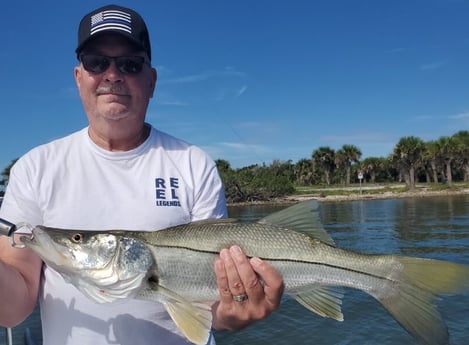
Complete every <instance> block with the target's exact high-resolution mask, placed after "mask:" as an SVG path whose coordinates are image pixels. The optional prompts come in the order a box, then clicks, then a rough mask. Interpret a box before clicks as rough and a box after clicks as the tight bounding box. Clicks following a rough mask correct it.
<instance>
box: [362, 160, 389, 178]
mask: <svg viewBox="0 0 469 345" xmlns="http://www.w3.org/2000/svg"><path fill="white" fill-rule="evenodd" d="M384 160H385V159H384V158H382V157H367V158H365V159H364V160H363V161H362V162H361V170H362V172H363V174H364V175H365V176H367V175H368V176H370V182H371V183H375V182H376V175H377V174H378V172H379V171H380V170H381V169H383V168H384Z"/></svg>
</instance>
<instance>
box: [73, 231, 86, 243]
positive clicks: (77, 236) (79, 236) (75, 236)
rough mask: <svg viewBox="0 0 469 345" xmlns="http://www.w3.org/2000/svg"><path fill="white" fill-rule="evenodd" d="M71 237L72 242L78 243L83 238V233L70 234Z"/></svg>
mask: <svg viewBox="0 0 469 345" xmlns="http://www.w3.org/2000/svg"><path fill="white" fill-rule="evenodd" d="M71 239H72V242H75V243H80V242H81V240H82V239H83V235H82V234H80V233H79V232H77V233H76V234H73V235H72V237H71Z"/></svg>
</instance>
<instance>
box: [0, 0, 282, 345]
mask: <svg viewBox="0 0 469 345" xmlns="http://www.w3.org/2000/svg"><path fill="white" fill-rule="evenodd" d="M76 53H77V57H78V59H79V65H78V66H77V67H75V80H76V84H77V87H78V90H79V94H80V97H81V99H82V102H83V106H84V109H85V112H86V114H87V117H88V122H89V126H88V127H87V128H84V129H82V130H80V131H78V132H76V133H73V134H71V135H69V136H67V137H65V138H62V139H59V140H56V141H53V142H51V143H49V144H46V145H42V146H39V147H37V148H35V149H33V150H31V151H30V152H28V153H27V154H26V155H25V156H23V157H22V158H21V159H20V160H18V162H17V163H16V164H15V166H14V167H13V169H12V170H11V174H10V181H9V185H8V188H7V192H6V195H5V199H4V201H3V205H2V208H1V209H0V217H1V218H3V219H6V220H9V221H10V222H13V223H18V222H28V223H30V224H34V225H35V224H43V225H45V226H51V227H59V228H71V229H90V230H91V229H101V230H108V229H124V230H145V229H152V230H155V229H163V228H166V227H168V226H173V225H177V224H181V223H187V222H190V221H195V220H200V219H205V218H214V217H224V216H226V205H225V198H224V193H223V186H222V183H221V180H220V178H219V175H218V172H217V170H216V166H215V164H214V162H213V161H212V160H211V159H210V158H209V157H208V156H207V154H206V153H205V152H203V151H201V150H200V149H199V148H197V147H194V146H192V145H189V144H187V143H186V142H184V141H181V140H179V139H176V138H174V137H172V136H169V135H168V134H165V133H162V132H160V131H158V130H156V129H155V128H153V127H151V126H150V125H149V124H146V123H145V114H146V110H147V106H148V103H149V100H150V98H152V97H153V92H154V89H155V85H156V80H157V73H156V70H155V69H154V68H152V67H151V48H150V41H149V37H148V31H147V27H146V25H145V23H144V21H143V19H142V18H141V17H140V15H139V14H138V13H136V12H134V11H133V10H131V9H128V8H124V7H119V6H113V5H110V6H105V7H102V8H99V9H97V10H95V11H93V12H91V13H89V14H88V15H86V16H85V17H84V18H83V19H82V21H81V22H80V26H79V33H78V47H77V49H76ZM0 237H2V236H0ZM214 270H215V274H216V277H217V283H218V287H219V291H220V300H219V301H218V302H215V303H214V304H213V305H212V312H213V328H215V329H227V330H236V329H240V328H242V327H244V326H246V325H248V324H250V323H251V322H253V321H254V320H258V319H261V318H263V317H265V316H266V315H268V314H269V313H271V312H272V311H273V310H275V309H276V308H277V307H278V305H279V301H280V297H281V294H282V287H283V282H282V278H281V276H280V275H279V274H278V272H276V271H275V270H274V269H273V268H272V267H271V266H270V265H268V264H267V263H264V262H262V261H261V260H260V259H257V258H254V259H251V260H248V259H247V258H246V256H245V255H244V253H243V252H242V251H241V249H240V248H239V247H237V246H233V247H231V248H227V249H224V250H222V251H221V253H220V257H219V259H217V261H216V262H215V264H214ZM259 276H260V277H261V278H262V280H263V283H262V284H261V283H260V281H259V279H258V277H259ZM38 296H39V301H40V305H41V318H42V324H43V340H44V344H45V345H64V344H80V345H84V344H93V345H99V344H132V345H134V344H165V345H167V344H183V343H186V340H185V338H184V337H183V336H182V335H181V333H180V332H179V330H178V329H177V327H176V326H175V325H174V324H173V322H172V321H171V320H170V319H169V317H168V315H167V313H166V312H165V311H164V309H163V307H162V306H161V305H160V304H157V303H151V302H147V301H140V300H125V301H123V302H121V303H111V304H95V303H94V302H92V301H91V300H89V299H88V298H86V297H85V296H84V295H82V294H81V293H80V292H79V291H78V290H76V289H75V288H74V287H73V286H72V285H70V284H68V283H66V282H65V281H64V280H63V278H62V277H61V276H60V275H59V274H58V273H57V272H55V271H54V270H53V269H51V268H50V267H44V268H42V261H41V260H40V258H39V257H37V256H36V255H35V254H34V253H33V252H31V251H30V250H28V249H17V248H12V247H11V246H10V245H9V244H8V241H7V238H6V237H2V238H0V305H1V308H0V324H1V325H3V326H14V325H16V324H18V323H20V322H21V321H22V320H24V319H25V318H26V317H27V316H28V315H29V314H30V313H31V311H32V310H33V307H34V306H35V304H36V300H37V298H38ZM246 298H247V299H246ZM212 338H213V337H212ZM210 341H211V342H212V343H213V342H214V340H213V339H211V340H210Z"/></svg>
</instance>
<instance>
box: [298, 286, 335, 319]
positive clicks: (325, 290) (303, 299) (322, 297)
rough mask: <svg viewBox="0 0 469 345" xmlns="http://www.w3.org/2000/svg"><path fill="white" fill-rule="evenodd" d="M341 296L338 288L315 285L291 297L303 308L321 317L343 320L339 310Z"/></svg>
mask: <svg viewBox="0 0 469 345" xmlns="http://www.w3.org/2000/svg"><path fill="white" fill-rule="evenodd" d="M343 296H344V294H343V291H342V289H340V288H337V287H334V288H332V287H328V286H317V287H314V288H313V289H312V290H308V291H307V292H303V293H300V294H297V295H294V296H293V298H295V299H296V301H297V302H298V303H300V304H301V305H302V306H304V307H305V308H307V309H309V310H311V311H312V312H314V313H316V314H318V315H320V316H322V317H329V318H331V319H334V320H337V321H344V315H343V314H342V310H341V305H342V297H343Z"/></svg>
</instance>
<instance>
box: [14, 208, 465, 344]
mask: <svg viewBox="0 0 469 345" xmlns="http://www.w3.org/2000/svg"><path fill="white" fill-rule="evenodd" d="M23 242H24V243H25V244H26V245H27V246H28V247H30V248H31V249H33V250H34V251H36V252H37V253H38V254H39V255H40V256H41V257H42V258H43V260H44V261H45V262H46V263H47V264H48V265H50V266H51V267H52V268H54V269H55V270H57V271H58V272H59V273H61V274H62V275H63V276H64V277H65V278H66V279H68V280H69V281H70V282H71V283H72V284H74V285H75V286H76V287H77V288H78V289H79V290H81V291H82V292H83V293H85V294H86V295H88V296H89V297H90V298H92V299H94V300H95V301H97V302H112V301H114V300H116V299H119V298H143V299H148V300H153V301H159V302H161V303H163V304H164V305H165V306H166V308H167V310H168V312H169V313H170V315H171V317H172V318H173V320H174V321H175V323H176V324H177V325H178V326H179V327H180V328H181V330H182V331H183V333H184V334H185V335H186V336H187V337H188V339H189V340H191V341H192V342H194V343H196V344H205V343H206V341H207V339H208V334H209V331H210V323H211V312H210V310H209V309H208V307H207V305H206V304H203V303H199V302H203V301H214V300H217V299H218V290H217V286H216V279H215V275H214V271H213V263H214V259H215V257H216V256H217V255H218V253H219V252H220V250H221V249H222V248H226V247H229V246H230V245H233V244H237V245H239V246H241V247H242V248H243V250H244V251H245V253H246V255H247V256H250V257H260V258H261V259H263V260H265V261H268V262H269V263H270V264H272V265H273V266H274V267H275V268H276V269H277V270H278V271H279V272H280V273H281V274H282V276H283V279H284V283H285V293H286V294H289V295H291V296H292V297H293V298H295V299H296V300H297V301H298V302H299V303H301V304H302V305H303V306H305V307H306V308H308V309H309V310H311V311H313V312H315V313H317V314H319V315H321V316H324V317H331V318H334V319H336V320H339V321H342V320H343V315H342V312H341V308H340V305H341V298H342V295H343V294H342V290H341V289H340V288H341V287H349V288H354V289H359V290H362V291H365V292H367V293H368V294H370V295H371V296H373V297H374V298H376V299H377V300H378V301H379V302H381V304H382V305H383V306H384V307H385V308H386V309H387V310H388V311H389V312H390V313H391V315H393V316H394V317H395V318H396V320H397V321H398V322H399V323H400V324H401V325H402V326H403V327H404V328H405V329H406V330H407V331H408V332H409V333H410V334H412V335H413V336H414V337H415V338H416V339H417V340H418V341H419V342H420V343H422V344H431V345H442V344H447V343H448V332H447V328H446V325H445V323H444V321H443V320H442V318H441V316H440V314H439V313H438V311H437V310H436V308H435V307H434V306H433V304H432V302H433V300H434V297H435V295H441V294H454V293H457V292H460V291H463V290H465V289H467V288H468V287H469V266H466V265H462V264H457V263H451V262H445V261H438V260H429V259H422V258H410V257H399V256H395V255H369V254H360V253H355V252H352V251H347V250H343V249H340V248H337V247H336V246H335V244H334V242H333V241H332V239H331V238H330V237H329V236H328V235H327V233H326V232H325V231H324V230H323V229H322V227H321V224H320V222H319V216H318V204H317V202H314V201H307V202H303V203H299V204H297V205H294V206H291V207H289V208H286V209H284V210H282V211H279V212H276V213H274V214H272V215H269V216H267V217H265V218H263V219H261V220H260V221H258V222H250V223H246V222H244V223H243V222H238V221H235V220H232V219H213V220H206V221H199V222H194V223H190V224H184V225H179V226H175V227H172V228H168V229H165V230H160V231H150V232H148V231H119V230H113V231H105V232H102V231H99V232H94V231H76V230H74V231H73V230H62V229H51V228H45V227H42V226H38V227H36V228H35V229H34V230H33V237H32V239H30V238H28V237H24V238H23ZM194 329H195V330H197V331H194Z"/></svg>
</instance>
